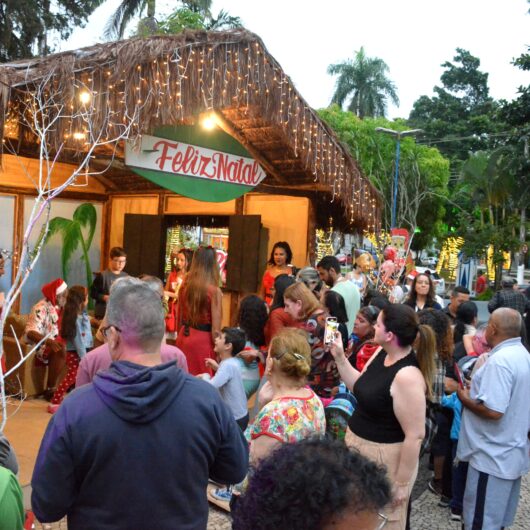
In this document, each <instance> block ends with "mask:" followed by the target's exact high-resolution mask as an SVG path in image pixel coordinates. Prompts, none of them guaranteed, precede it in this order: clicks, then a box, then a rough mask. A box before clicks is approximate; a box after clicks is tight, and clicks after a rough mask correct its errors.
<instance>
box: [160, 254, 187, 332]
mask: <svg viewBox="0 0 530 530" xmlns="http://www.w3.org/2000/svg"><path fill="white" fill-rule="evenodd" d="M192 258H193V251H192V250H190V249H188V248H181V249H180V250H179V251H178V252H177V253H176V254H175V253H174V252H172V253H171V272H170V273H169V276H168V277H167V281H166V288H165V291H164V295H165V296H167V298H168V311H167V315H166V331H167V333H172V334H175V332H176V331H177V329H176V324H177V323H176V310H177V300H178V296H179V289H180V286H181V285H182V282H183V280H184V277H185V276H186V273H187V272H188V270H189V268H190V265H191V260H192ZM169 338H174V337H169Z"/></svg>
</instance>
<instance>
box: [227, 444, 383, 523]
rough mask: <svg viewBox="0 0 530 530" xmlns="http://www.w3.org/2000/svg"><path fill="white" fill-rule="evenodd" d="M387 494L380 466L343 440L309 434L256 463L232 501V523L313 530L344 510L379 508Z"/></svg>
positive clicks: (373, 510)
mask: <svg viewBox="0 0 530 530" xmlns="http://www.w3.org/2000/svg"><path fill="white" fill-rule="evenodd" d="M286 469H288V470H289V472H288V473H286V472H285V470H286ZM390 498H391V493H390V483H389V481H388V478H387V476H386V470H385V468H383V467H380V466H378V465H377V464H375V463H374V462H372V461H370V460H368V458H366V457H364V456H362V455H361V454H360V453H359V452H357V451H355V450H350V449H348V447H347V446H346V445H345V444H344V443H342V442H338V441H336V440H331V439H327V438H308V439H305V440H302V441H300V442H297V443H293V444H282V446H280V448H279V449H277V450H276V451H274V452H273V453H272V454H271V455H270V456H269V457H267V458H265V459H264V460H262V461H261V462H260V463H259V465H258V467H257V468H256V470H255V471H254V473H252V474H251V476H250V480H249V484H248V488H247V490H246V492H245V493H244V495H242V496H241V497H240V498H239V499H238V501H237V502H236V503H235V504H234V508H233V510H232V517H233V526H232V528H233V529H234V530H262V529H263V530H265V529H267V530H268V529H269V528H289V530H318V529H321V528H323V527H324V526H325V525H326V524H327V523H328V522H329V521H330V519H331V518H332V517H337V516H338V517H340V515H341V514H342V513H344V512H345V511H352V512H353V513H360V512H365V511H369V512H374V513H375V512H378V511H379V510H381V509H382V508H383V507H384V506H385V505H386V504H388V502H389V501H390Z"/></svg>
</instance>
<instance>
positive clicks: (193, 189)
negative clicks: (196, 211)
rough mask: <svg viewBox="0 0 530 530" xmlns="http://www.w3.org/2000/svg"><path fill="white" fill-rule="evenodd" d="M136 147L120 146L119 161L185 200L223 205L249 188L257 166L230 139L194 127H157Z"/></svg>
mask: <svg viewBox="0 0 530 530" xmlns="http://www.w3.org/2000/svg"><path fill="white" fill-rule="evenodd" d="M154 134H155V135H154V136H149V135H144V136H142V139H141V145H140V146H139V148H138V147H136V146H134V145H133V143H132V142H127V143H126V145H125V163H126V164H127V166H129V167H130V168H131V169H132V170H133V171H134V172H135V173H138V174H139V175H142V177H144V178H146V179H148V180H150V181H151V182H154V183H155V184H158V185H159V186H162V187H163V188H166V189H169V190H171V191H174V192H176V193H179V194H181V195H184V196H186V197H191V198H193V199H197V200H200V201H207V202H224V201H228V200H230V199H235V198H236V197H241V195H244V194H245V193H247V192H249V191H250V190H252V189H253V188H255V187H256V186H257V185H258V184H259V183H260V182H261V181H262V180H263V179H264V178H265V177H266V173H265V171H264V170H263V168H262V167H261V166H260V165H259V164H258V162H257V161H256V160H254V159H253V158H252V157H251V156H250V155H249V153H248V152H247V151H246V149H245V148H244V147H243V146H242V145H241V144H240V143H239V142H237V141H236V140H235V139H234V138H232V136H230V135H229V134H227V133H225V132H224V131H222V130H220V129H217V130H214V131H205V130H203V129H202V127H200V126H190V125H183V126H180V127H176V128H175V127H162V128H160V129H157V130H156V131H155V133H154Z"/></svg>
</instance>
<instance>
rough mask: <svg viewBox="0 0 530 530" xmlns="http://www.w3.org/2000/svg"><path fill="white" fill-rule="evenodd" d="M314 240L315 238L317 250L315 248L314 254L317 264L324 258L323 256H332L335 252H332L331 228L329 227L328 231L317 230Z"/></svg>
mask: <svg viewBox="0 0 530 530" xmlns="http://www.w3.org/2000/svg"><path fill="white" fill-rule="evenodd" d="M316 238H317V248H316V254H317V263H318V262H319V261H320V260H321V259H322V258H323V257H324V256H334V255H335V251H334V250H333V228H332V227H331V226H330V227H329V228H328V230H327V231H326V230H323V229H322V228H318V229H317V231H316Z"/></svg>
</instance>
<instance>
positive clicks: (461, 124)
mask: <svg viewBox="0 0 530 530" xmlns="http://www.w3.org/2000/svg"><path fill="white" fill-rule="evenodd" d="M442 67H443V68H444V69H445V71H444V72H443V74H442V76H441V78H440V80H441V82H442V85H441V86H435V87H434V89H433V91H434V96H432V97H429V96H421V97H420V98H418V99H417V100H416V102H415V103H414V106H413V108H412V111H411V113H410V116H409V119H408V123H409V125H410V126H411V127H419V128H421V129H423V130H424V131H425V133H426V137H427V138H428V139H429V141H431V142H432V144H433V145H436V147H438V149H439V150H440V151H441V152H442V153H443V154H444V155H445V156H447V157H449V158H450V160H451V162H452V165H453V168H452V169H453V170H454V172H458V171H459V170H460V168H461V165H462V163H463V161H465V160H466V159H467V157H468V155H469V153H470V152H472V151H478V150H484V149H489V148H493V147H496V146H497V145H498V137H497V136H496V133H497V132H498V131H502V130H503V125H502V123H501V122H499V120H498V118H497V116H496V114H495V113H496V111H497V110H498V108H499V105H498V103H497V102H495V101H494V100H493V98H491V97H490V95H489V87H488V74H487V73H485V72H482V71H480V70H479V67H480V59H478V58H477V57H474V56H473V55H471V53H470V52H469V51H467V50H464V49H462V48H457V49H456V55H455V56H454V57H453V62H450V61H446V62H445V63H443V64H442Z"/></svg>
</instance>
